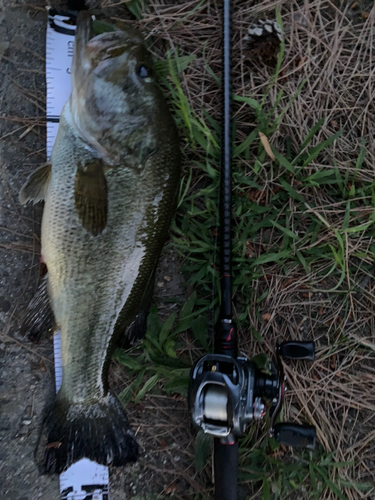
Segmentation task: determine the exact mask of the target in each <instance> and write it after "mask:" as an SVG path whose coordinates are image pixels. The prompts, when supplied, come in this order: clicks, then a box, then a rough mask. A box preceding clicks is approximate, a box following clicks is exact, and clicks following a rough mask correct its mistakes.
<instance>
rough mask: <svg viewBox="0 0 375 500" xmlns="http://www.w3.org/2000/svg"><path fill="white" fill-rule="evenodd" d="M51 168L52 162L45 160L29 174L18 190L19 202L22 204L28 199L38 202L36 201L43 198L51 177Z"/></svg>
mask: <svg viewBox="0 0 375 500" xmlns="http://www.w3.org/2000/svg"><path fill="white" fill-rule="evenodd" d="M51 168H52V164H51V163H50V162H47V163H45V164H44V165H42V166H41V167H39V168H38V169H37V170H35V172H33V173H32V174H30V175H29V177H28V179H27V181H26V182H25V184H24V185H23V186H22V188H21V191H20V202H21V203H22V205H24V204H25V203H27V202H28V201H32V202H33V203H38V201H43V200H44V199H45V197H46V192H47V189H48V185H49V180H50V178H51Z"/></svg>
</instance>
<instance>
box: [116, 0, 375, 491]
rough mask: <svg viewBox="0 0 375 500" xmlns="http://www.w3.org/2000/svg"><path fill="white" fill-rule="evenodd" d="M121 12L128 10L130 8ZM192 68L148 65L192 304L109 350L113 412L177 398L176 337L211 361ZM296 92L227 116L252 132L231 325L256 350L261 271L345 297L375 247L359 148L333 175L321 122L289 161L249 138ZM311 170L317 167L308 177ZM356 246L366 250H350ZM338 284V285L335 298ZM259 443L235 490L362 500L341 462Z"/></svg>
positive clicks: (210, 258)
mask: <svg viewBox="0 0 375 500" xmlns="http://www.w3.org/2000/svg"><path fill="white" fill-rule="evenodd" d="M131 4H134V5H133V6H134V8H135V9H136V8H138V7H137V6H138V4H139V2H135V1H134V2H131ZM127 6H128V7H130V4H127ZM137 12H138V11H137ZM135 15H136V16H137V17H138V15H137V14H136V13H135ZM282 55H283V50H281V52H280V58H279V63H278V65H277V68H276V73H275V75H274V78H272V79H271V80H270V84H269V87H268V91H270V90H271V89H272V86H273V85H274V84H275V82H276V81H277V76H278V72H279V70H280V66H281V59H282ZM193 60H194V56H178V55H176V54H173V53H169V54H168V57H167V59H166V60H165V61H158V62H157V63H156V64H155V70H156V72H157V74H158V76H159V78H160V80H161V83H162V86H163V88H164V90H165V92H166V93H167V94H168V97H169V101H170V103H171V106H172V107H173V110H174V113H175V118H176V122H177V125H178V128H179V130H180V134H181V137H182V139H183V142H184V147H183V153H184V157H185V170H184V174H183V178H182V181H181V186H180V196H179V208H178V212H177V214H176V217H175V220H174V222H173V224H172V231H171V238H172V243H171V244H172V245H173V247H174V249H175V250H176V251H177V252H178V253H179V254H180V255H181V257H182V259H183V264H182V268H181V270H182V273H183V274H184V276H185V277H186V282H187V284H188V285H189V286H191V287H192V288H193V290H194V293H193V294H192V295H191V296H190V298H189V299H188V301H187V302H186V303H185V304H184V305H183V306H182V309H181V311H180V313H179V314H178V315H177V314H176V313H173V314H172V315H170V316H169V317H168V318H166V319H165V320H164V322H163V321H161V319H160V318H159V316H158V312H157V309H156V308H155V307H154V308H153V309H152V310H151V312H150V315H149V320H148V329H147V334H146V337H145V339H144V340H143V342H142V343H141V344H140V345H139V346H137V347H135V348H133V349H132V350H130V351H124V350H121V349H117V350H116V352H115V355H114V357H115V359H116V360H117V361H119V362H120V363H122V364H123V365H124V366H126V368H127V370H128V373H129V376H130V377H131V378H132V381H131V383H130V385H128V386H127V387H126V389H125V390H124V391H123V392H122V393H121V394H120V398H121V399H122V401H123V402H124V404H127V403H129V402H130V401H133V402H135V403H137V402H139V401H141V399H142V398H143V397H144V396H145V395H146V394H147V393H148V392H150V391H155V390H160V383H161V384H162V385H163V388H164V390H165V391H166V392H167V394H171V393H174V392H177V393H179V394H181V395H184V396H185V395H186V393H187V383H188V377H189V369H190V364H191V363H190V358H189V357H188V355H187V354H186V349H185V346H184V342H183V340H181V335H180V334H181V333H182V332H185V331H188V332H189V335H190V336H191V339H192V340H194V342H195V343H196V345H197V347H198V348H199V349H200V353H201V354H203V353H204V352H207V351H210V348H211V344H210V340H209V339H210V334H211V327H212V326H213V323H214V322H215V320H216V318H217V317H218V311H219V304H220V287H219V273H218V264H219V263H218V249H217V244H218V242H217V233H218V208H217V207H218V204H219V200H218V191H219V181H220V172H219V158H220V139H219V138H220V125H219V123H217V122H216V121H215V120H214V119H213V118H212V117H211V116H210V115H209V113H208V112H207V111H205V110H202V112H201V113H200V114H199V115H198V114H197V113H196V112H194V110H193V109H192V108H191V106H190V104H189V101H188V99H187V97H186V95H185V94H184V92H183V89H182V86H181V83H180V73H181V72H182V71H184V70H185V69H186V68H187V67H188V65H189V64H190V63H191V62H192V61H193ZM305 83H306V82H305V81H304V82H302V84H301V85H300V87H299V88H298V90H297V93H296V95H295V96H294V97H293V98H291V99H290V101H289V103H288V105H287V106H284V107H282V104H281V103H282V102H284V101H283V99H282V98H283V93H282V91H279V92H278V94H277V98H276V101H275V103H274V105H273V106H270V105H269V99H268V94H267V93H265V95H264V97H263V99H262V101H260V102H258V101H257V100H255V99H251V98H247V97H242V96H234V103H235V105H246V106H247V107H248V113H249V115H251V116H252V117H253V122H254V126H253V127H252V129H251V130H250V131H249V133H248V135H247V137H245V138H244V139H241V140H239V139H238V137H240V134H238V133H237V131H236V123H235V122H234V147H233V222H234V223H233V295H234V303H235V306H236V312H237V318H236V321H237V322H238V324H239V326H240V328H242V329H246V330H247V331H249V330H250V331H251V332H252V335H253V337H254V338H256V340H257V341H259V342H263V340H264V339H263V338H262V334H261V332H260V331H259V329H257V328H256V326H254V325H253V324H249V309H250V308H254V309H255V310H254V315H255V317H256V318H258V319H259V323H258V324H260V323H261V321H262V311H263V310H264V307H265V304H266V302H267V298H268V293H269V291H268V289H267V287H266V286H264V287H263V289H262V291H263V292H262V293H261V294H259V295H258V296H257V298H256V300H255V301H254V290H253V288H252V286H251V284H252V283H254V282H256V281H257V280H259V281H261V280H262V279H263V278H264V275H265V272H266V271H265V269H269V268H270V266H277V269H278V273H279V274H280V275H282V276H285V278H288V276H290V275H291V271H292V270H295V269H296V268H298V269H299V270H300V272H304V273H305V274H306V275H309V287H310V289H311V290H314V291H319V290H324V292H325V293H329V292H332V293H337V294H343V295H344V296H346V295H347V294H348V293H349V292H353V291H354V292H355V291H357V288H356V285H355V282H356V281H357V280H356V279H355V276H356V275H357V274H358V272H359V271H363V272H364V273H365V274H366V273H369V272H370V270H371V269H372V267H373V260H374V256H375V245H374V244H372V243H371V241H372V238H373V237H374V236H375V232H374V220H375V211H374V208H375V195H374V185H375V184H374V183H375V181H368V182H366V181H364V180H363V176H362V177H361V176H359V175H358V174H359V173H360V171H361V166H362V163H363V160H364V157H365V154H366V151H365V147H364V143H363V142H361V147H360V154H359V155H358V158H357V159H356V161H355V162H354V163H353V165H352V168H351V169H347V170H346V171H345V172H343V170H342V169H340V168H339V167H338V166H336V165H335V159H334V157H333V156H332V153H331V151H332V149H331V148H330V147H331V146H332V144H334V143H335V141H336V140H337V139H338V138H339V137H340V135H341V131H338V132H336V133H335V134H332V136H331V137H329V138H327V139H325V140H323V141H322V142H321V143H316V141H315V136H316V134H317V133H318V132H319V130H320V129H321V127H322V126H323V123H324V118H322V119H321V120H319V121H317V123H316V124H315V125H314V126H313V127H312V128H311V130H310V131H309V132H308V133H307V134H306V137H305V139H304V140H303V141H302V143H301V144H300V146H299V148H297V149H295V150H293V149H292V147H291V141H290V140H289V138H288V137H285V140H284V145H283V147H282V148H280V150H279V151H278V150H276V149H275V148H273V147H272V146H270V145H267V141H264V139H263V141H262V140H261V138H260V137H261V134H264V136H265V137H266V138H270V137H271V136H272V134H274V133H275V131H276V130H277V129H278V127H279V126H280V123H281V121H282V118H283V116H284V115H285V114H286V113H287V112H288V110H289V109H290V107H291V105H292V103H293V100H294V99H296V98H297V96H298V93H299V92H301V90H302V89H303V86H304V85H305ZM264 136H263V137H264ZM270 150H272V151H271V153H270ZM270 154H271V155H272V154H273V156H274V160H271V158H270ZM317 160H319V165H320V167H319V168H316V166H314V167H312V165H313V163H314V162H316V161H317ZM360 177H361V180H359V178H360ZM193 186H194V187H193ZM316 190H321V191H322V193H324V199H325V200H327V202H328V204H329V206H328V207H327V208H326V209H325V210H322V208H321V207H322V204H320V205H319V204H316V202H315V201H314V200H316V197H314V196H312V193H315V192H316ZM323 205H324V204H323ZM330 207H331V208H330ZM364 239H365V240H367V241H369V242H370V243H369V244H368V245H359V244H357V243H359V242H360V240H361V241H362V240H364ZM301 270H302V271H301ZM344 282H345V284H346V285H347V286H346V287H344V288H343V287H342V285H343V283H344ZM346 282H347V283H346ZM261 432H262V431H261V430H260V429H259V426H258V425H253V426H250V428H249V430H248V433H247V434H246V435H245V436H244V437H243V438H242V440H241V448H240V451H241V453H240V466H239V477H240V481H241V483H242V484H243V485H246V484H247V483H254V484H258V485H259V484H261V485H262V492H263V493H262V494H263V500H267V499H270V498H273V499H282V498H287V496H288V495H289V494H291V493H292V492H300V493H302V494H306V492H308V495H309V498H312V499H319V498H322V497H323V492H324V491H326V490H327V489H328V490H330V491H331V492H332V493H333V494H334V495H335V496H336V497H337V498H340V499H345V498H346V497H345V496H344V494H343V493H342V489H343V488H348V489H352V490H354V491H356V490H357V491H361V492H366V491H368V490H369V489H370V487H369V486H368V485H366V484H362V483H354V482H349V481H343V480H342V479H341V478H340V477H339V476H338V475H337V469H340V468H342V467H348V466H350V463H336V462H335V460H334V454H332V453H330V454H328V453H326V452H324V450H323V448H321V447H320V448H318V449H317V450H316V451H315V452H301V453H298V454H293V455H290V454H289V455H285V456H284V457H282V456H278V455H277V453H276V451H277V449H278V444H277V443H276V442H274V441H273V440H269V439H268V438H267V437H264V439H263V440H260V441H259V435H261ZM198 436H199V437H198V440H197V445H196V468H197V470H202V469H203V468H204V466H205V464H206V462H207V457H208V454H209V449H210V441H209V439H207V438H204V437H202V435H201V434H198Z"/></svg>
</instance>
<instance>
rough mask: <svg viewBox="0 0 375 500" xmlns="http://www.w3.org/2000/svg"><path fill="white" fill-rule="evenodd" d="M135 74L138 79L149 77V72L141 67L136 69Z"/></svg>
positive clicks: (144, 67)
mask: <svg viewBox="0 0 375 500" xmlns="http://www.w3.org/2000/svg"><path fill="white" fill-rule="evenodd" d="M136 73H137V75H138V76H139V77H140V78H148V77H150V76H151V71H150V70H149V69H147V68H146V66H143V65H140V66H138V67H137V69H136Z"/></svg>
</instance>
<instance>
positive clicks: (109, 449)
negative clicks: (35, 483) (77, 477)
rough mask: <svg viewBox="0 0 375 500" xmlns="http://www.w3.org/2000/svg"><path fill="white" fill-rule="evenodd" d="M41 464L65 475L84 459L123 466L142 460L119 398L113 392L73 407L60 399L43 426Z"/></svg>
mask: <svg viewBox="0 0 375 500" xmlns="http://www.w3.org/2000/svg"><path fill="white" fill-rule="evenodd" d="M36 455H37V461H39V460H40V459H41V455H44V460H43V459H42V460H43V461H44V464H43V465H42V466H41V468H42V471H43V472H44V473H46V474H53V473H61V472H62V471H64V470H65V469H67V468H68V467H69V466H70V465H72V464H73V463H75V462H77V461H78V460H80V459H81V458H84V457H86V458H88V459H90V460H93V461H95V462H97V463H99V464H103V465H112V466H123V465H125V464H127V463H128V462H135V461H136V460H137V458H138V445H137V442H136V440H135V437H134V433H133V431H132V430H131V429H130V426H129V423H128V419H127V418H126V416H125V413H124V411H123V409H122V407H121V404H120V402H119V401H118V399H117V398H116V397H115V396H114V395H113V394H111V393H108V394H107V396H106V397H104V398H102V399H101V400H100V401H99V402H96V403H93V404H90V405H83V404H75V405H69V404H67V403H66V402H65V401H64V400H62V399H59V398H58V399H57V400H56V401H55V403H54V405H53V407H52V409H51V410H50V412H49V414H48V415H47V418H46V420H45V421H44V424H43V429H42V432H41V436H40V440H39V443H38V448H37V451H36Z"/></svg>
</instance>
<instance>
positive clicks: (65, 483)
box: [46, 15, 109, 500]
mask: <svg viewBox="0 0 375 500" xmlns="http://www.w3.org/2000/svg"><path fill="white" fill-rule="evenodd" d="M66 21H69V17H65V16H58V15H54V16H52V15H49V22H48V25H47V40H46V80H47V158H49V157H50V155H51V151H52V147H53V144H54V142H55V138H56V134H57V130H58V127H59V117H60V114H61V110H62V108H63V106H64V104H65V102H66V101H67V100H68V98H69V96H70V92H71V82H70V67H71V65H72V57H73V51H74V34H75V26H73V25H71V24H67V23H66ZM53 350H54V357H55V383H56V392H57V391H58V390H59V389H60V387H61V382H62V364H61V336H60V332H59V331H58V332H57V333H56V334H55V335H54V342H53ZM108 484H109V478H108V467H105V466H104V465H99V464H97V463H96V462H92V461H91V460H88V459H87V458H83V459H82V460H80V461H79V462H76V463H75V464H73V465H72V466H71V467H69V469H68V470H67V471H65V472H63V473H62V474H60V500H109V488H108Z"/></svg>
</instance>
